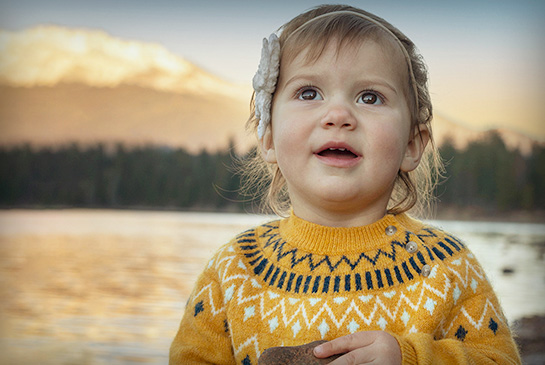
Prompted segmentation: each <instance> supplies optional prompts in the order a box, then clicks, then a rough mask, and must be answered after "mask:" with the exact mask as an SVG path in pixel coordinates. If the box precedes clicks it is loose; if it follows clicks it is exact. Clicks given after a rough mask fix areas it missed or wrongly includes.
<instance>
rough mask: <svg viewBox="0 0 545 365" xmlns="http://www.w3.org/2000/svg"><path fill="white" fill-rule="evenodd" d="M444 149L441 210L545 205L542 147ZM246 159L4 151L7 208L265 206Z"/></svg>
mask: <svg viewBox="0 0 545 365" xmlns="http://www.w3.org/2000/svg"><path fill="white" fill-rule="evenodd" d="M440 151H441V156H442V158H443V160H444V161H445V165H446V172H445V174H444V175H445V176H444V178H443V179H442V180H441V182H440V184H439V186H438V187H437V191H436V195H437V196H438V202H437V205H438V209H441V208H442V207H449V208H451V209H457V208H464V209H467V208H476V209H479V210H480V211H481V212H485V213H486V214H489V215H495V214H498V213H505V212H512V211H526V212H530V213H531V212H534V211H542V210H543V209H544V208H545V147H544V146H543V145H537V144H536V145H535V146H534V148H533V150H532V153H531V154H529V155H527V156H526V155H522V154H521V153H520V152H519V151H518V150H510V149H508V148H507V147H506V145H505V143H504V142H503V140H502V139H501V137H500V136H499V135H498V134H497V133H495V132H489V133H488V134H486V136H485V137H484V138H482V139H480V140H476V141H473V142H470V143H469V144H468V145H467V146H466V147H465V148H463V149H457V148H455V147H454V146H453V144H452V143H451V142H450V141H449V140H447V141H445V142H444V143H443V144H442V145H441V146H440ZM253 152H254V153H255V151H253ZM249 153H252V152H249ZM245 157H246V156H238V155H236V154H235V153H234V149H233V147H232V144H231V147H230V148H228V149H225V150H223V151H217V152H214V153H210V152H207V151H205V150H202V151H201V152H200V153H196V154H192V153H189V152H187V151H186V150H184V149H182V148H177V149H173V148H165V147H157V146H144V147H131V148H129V147H126V146H123V145H122V144H119V145H116V146H109V147H108V146H104V145H101V144H97V145H94V146H86V147H83V146H78V145H76V144H72V145H67V146H62V147H55V148H53V147H48V148H47V147H42V148H35V147H31V146H29V145H21V146H17V147H11V148H7V147H3V148H0V207H1V208H13V207H24V208H59V207H79V208H119V209H172V210H203V211H255V210H256V207H258V206H259V204H258V202H256V201H255V199H254V200H252V197H251V196H247V195H242V194H240V190H239V187H240V176H239V174H237V173H236V168H235V165H236V161H239V160H240V159H244V158H245Z"/></svg>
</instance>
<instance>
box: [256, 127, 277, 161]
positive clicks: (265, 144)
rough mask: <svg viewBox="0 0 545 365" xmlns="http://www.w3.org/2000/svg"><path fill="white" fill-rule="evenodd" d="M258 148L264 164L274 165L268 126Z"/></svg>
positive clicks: (270, 134)
mask: <svg viewBox="0 0 545 365" xmlns="http://www.w3.org/2000/svg"><path fill="white" fill-rule="evenodd" d="M259 148H260V149H261V156H263V159H264V160H265V162H268V163H276V151H275V149H274V141H273V138H272V132H271V128H270V126H269V127H268V128H267V129H266V131H265V134H264V135H263V138H261V139H260V140H259Z"/></svg>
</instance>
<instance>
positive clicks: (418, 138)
mask: <svg viewBox="0 0 545 365" xmlns="http://www.w3.org/2000/svg"><path fill="white" fill-rule="evenodd" d="M429 141H430V131H429V130H428V127H426V126H425V125H424V124H418V125H417V126H415V127H414V130H413V134H412V136H411V138H410V139H409V143H408V144H407V149H406V150H405V156H404V157H403V161H402V162H401V167H400V170H401V171H403V172H410V171H413V170H414V169H416V168H417V167H418V164H419V163H420V159H421V158H422V155H423V154H424V150H425V149H426V145H427V144H428V142H429Z"/></svg>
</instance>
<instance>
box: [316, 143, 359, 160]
mask: <svg viewBox="0 0 545 365" xmlns="http://www.w3.org/2000/svg"><path fill="white" fill-rule="evenodd" d="M328 149H335V150H343V149H344V150H348V151H350V152H352V153H353V154H354V155H356V156H358V157H361V153H359V152H358V151H356V150H355V149H354V148H353V147H352V146H350V145H349V144H348V143H346V142H335V141H331V142H327V143H326V144H324V145H322V146H321V147H320V148H318V149H317V150H316V152H315V153H316V154H319V153H320V152H323V151H325V150H328Z"/></svg>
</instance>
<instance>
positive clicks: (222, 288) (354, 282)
mask: <svg viewBox="0 0 545 365" xmlns="http://www.w3.org/2000/svg"><path fill="white" fill-rule="evenodd" d="M398 226H399V227H400V228H401V227H402V226H401V225H398ZM410 228H411V230H412V231H415V233H413V232H412V231H409V230H407V229H399V232H398V234H397V235H394V236H391V237H390V236H388V237H386V235H384V237H383V238H384V243H383V244H380V245H378V246H376V247H375V249H372V250H370V251H366V252H351V253H350V254H340V255H318V254H315V253H310V252H305V251H304V250H301V249H299V248H297V247H294V246H292V245H290V243H289V242H287V241H286V240H285V239H284V238H283V237H282V236H281V235H280V229H279V224H278V222H272V223H269V224H265V225H263V226H260V227H257V228H256V229H252V230H249V231H246V232H243V233H242V234H240V235H239V236H238V237H236V238H235V239H234V240H233V241H232V242H231V243H230V244H228V245H226V246H224V247H223V248H222V249H221V250H220V251H219V252H218V253H217V254H216V255H215V256H214V258H213V259H212V260H210V262H209V263H208V267H207V269H206V270H205V272H204V274H203V276H202V277H201V280H202V281H201V285H200V286H198V287H196V289H195V290H194V292H193V294H192V296H191V298H190V300H189V302H188V305H187V308H186V314H185V316H184V320H183V321H182V327H181V328H180V332H179V333H183V326H184V321H187V322H192V323H193V325H194V328H199V327H209V326H210V323H214V322H216V323H218V322H221V323H222V325H221V326H219V325H218V326H216V328H222V330H221V331H222V332H223V333H224V335H225V336H228V338H229V341H230V343H231V351H232V354H233V356H234V360H235V361H236V363H237V364H244V365H250V364H257V360H258V358H259V356H260V354H261V353H262V352H263V351H264V350H265V349H267V348H269V347H273V346H293V345H301V344H303V343H308V342H312V341H315V340H320V339H324V340H331V339H333V338H337V337H340V336H344V335H347V334H351V333H355V332H359V331H367V330H384V331H388V332H390V333H392V334H395V335H397V336H401V337H400V338H410V337H411V336H413V337H414V336H416V338H427V337H425V335H426V334H427V335H431V338H432V339H434V341H437V340H441V339H455V340H457V341H455V342H454V343H459V344H468V345H469V344H471V345H469V346H470V347H468V348H479V347H480V346H483V341H485V342H486V341H488V342H490V343H492V344H493V345H492V346H494V344H495V343H496V341H497V343H498V344H502V346H506V348H507V349H508V351H507V353H506V355H505V358H507V359H509V361H508V362H512V363H517V354H516V348H515V347H514V345H513V342H512V339H511V335H510V331H509V328H508V325H507V323H506V320H505V318H504V315H503V313H502V311H501V308H500V307H499V304H498V302H497V299H496V298H495V296H494V294H493V291H492V289H491V287H490V284H489V282H488V280H487V278H486V276H485V274H484V273H483V271H482V269H481V267H480V266H479V264H478V262H477V261H476V260H475V257H474V256H473V255H472V254H471V252H470V251H469V250H467V248H466V247H465V245H464V244H462V242H460V241H459V240H458V239H456V238H454V237H452V236H450V235H448V234H446V233H444V232H442V231H440V230H437V229H435V228H431V227H421V226H414V227H410ZM409 240H412V241H415V242H417V243H418V250H417V251H416V252H413V253H409V252H408V250H407V249H405V247H406V244H407V242H409ZM363 247H367V246H365V245H363ZM424 265H429V266H430V267H431V271H430V272H429V275H428V274H423V270H422V267H423V266H424ZM207 275H210V278H211V280H210V281H209V280H204V278H206V277H207ZM422 335H424V337H422ZM418 336H420V337H418ZM400 338H398V341H400ZM196 341H197V340H196ZM175 342H176V340H175ZM201 342H202V341H201ZM173 346H174V344H173ZM445 346H454V344H453V342H448V343H445ZM496 346H499V345H496ZM510 346H511V347H510ZM423 348H429V347H427V346H424V347H423ZM445 351H446V352H445V353H448V350H445ZM432 355H433V354H432ZM430 356H431V355H430ZM433 356H435V355H433ZM232 361H233V359H231V360H229V361H225V362H226V363H232Z"/></svg>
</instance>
